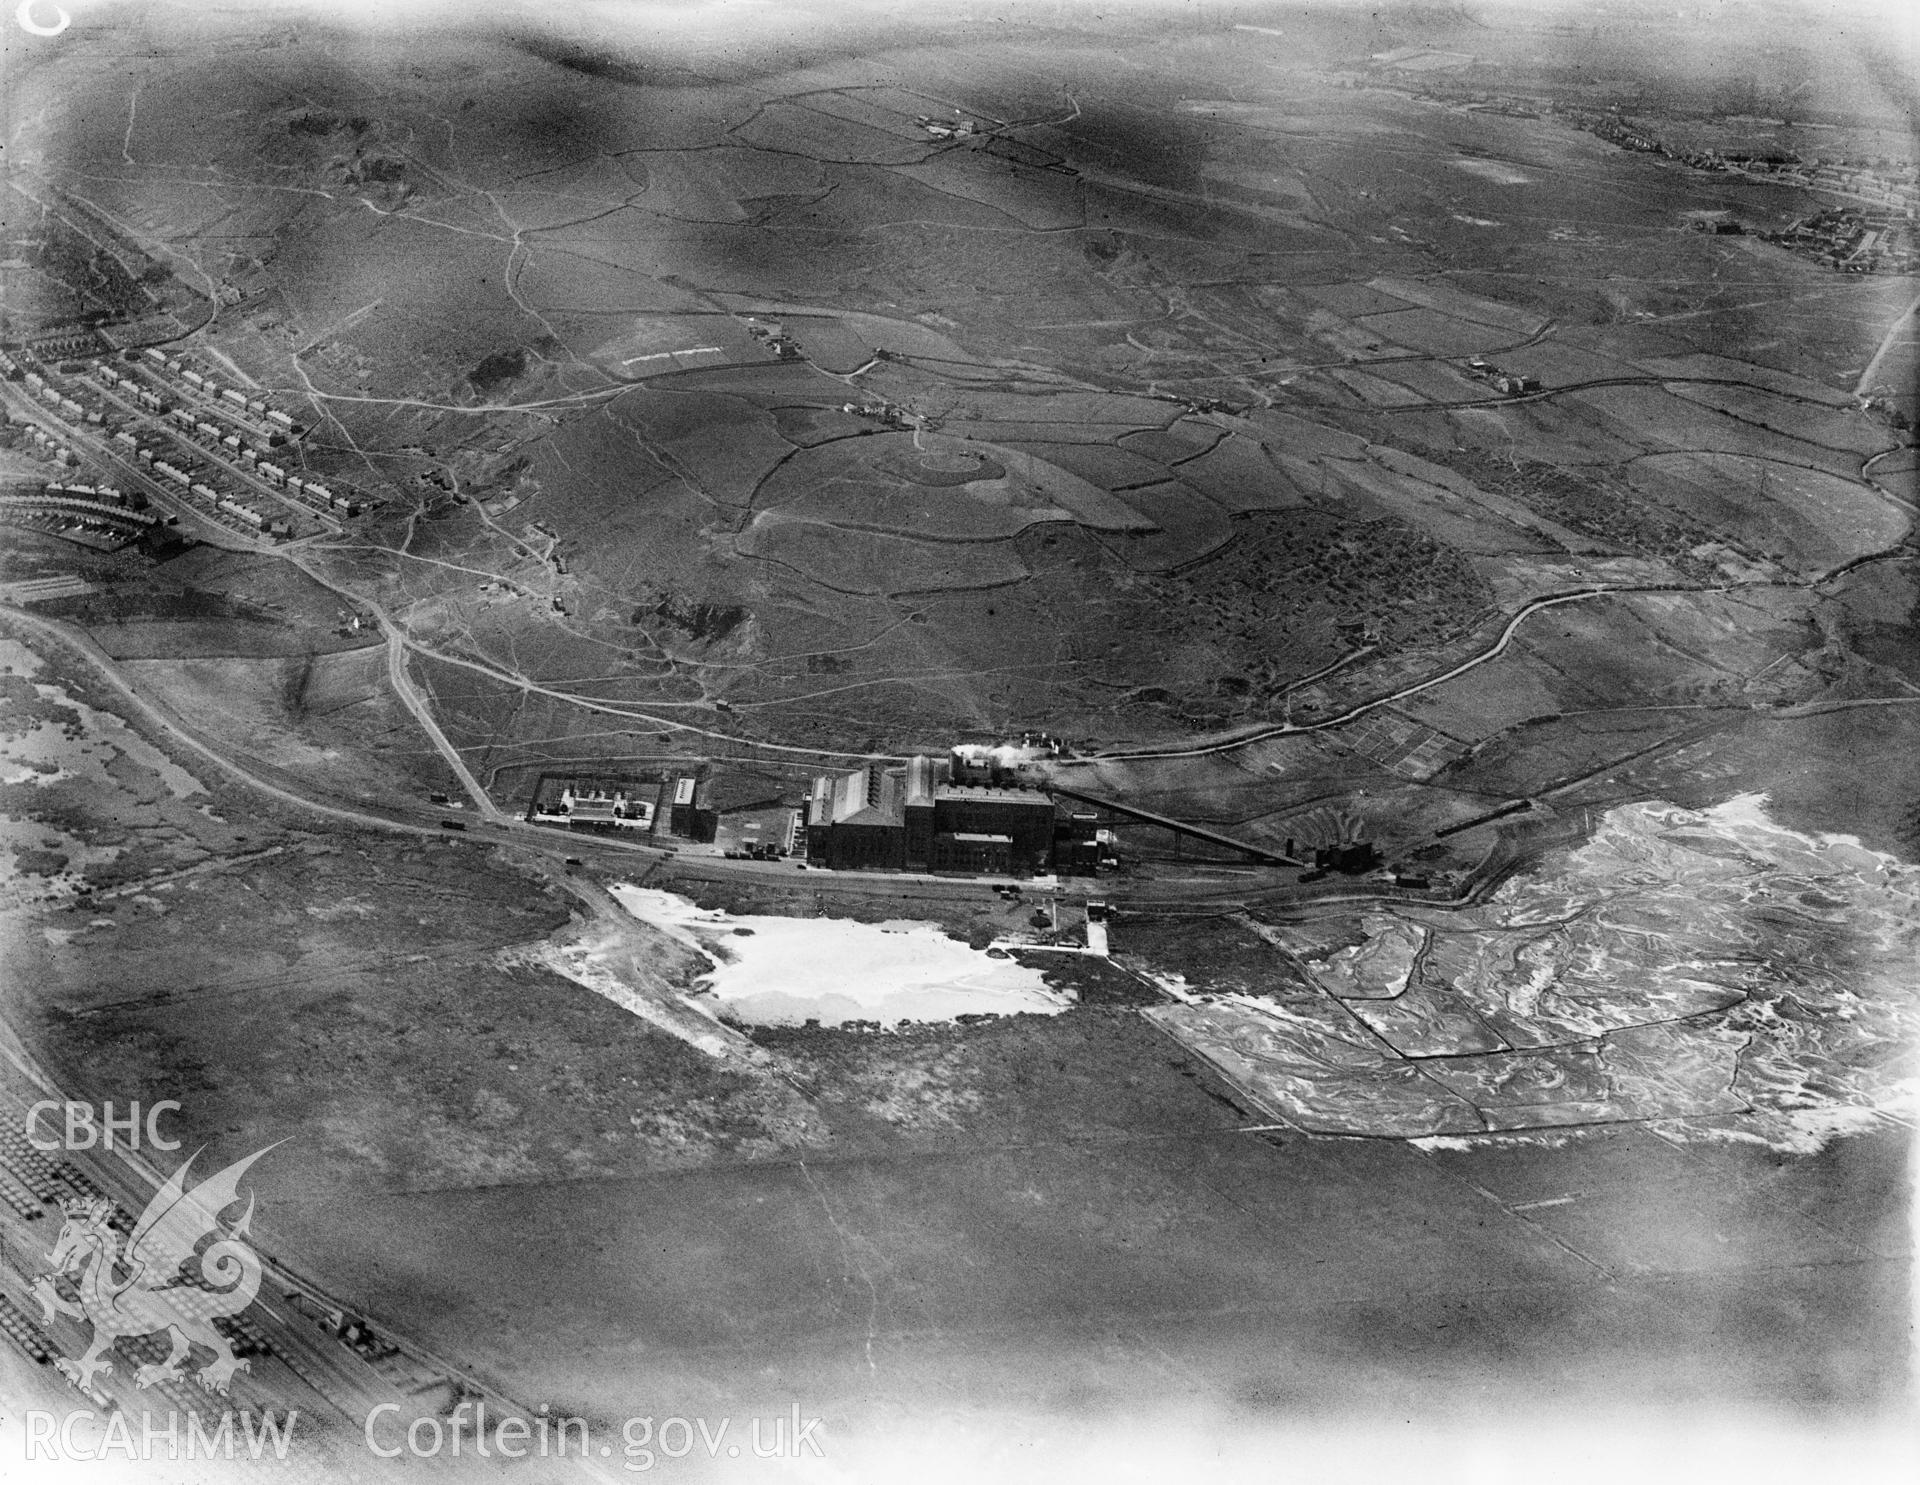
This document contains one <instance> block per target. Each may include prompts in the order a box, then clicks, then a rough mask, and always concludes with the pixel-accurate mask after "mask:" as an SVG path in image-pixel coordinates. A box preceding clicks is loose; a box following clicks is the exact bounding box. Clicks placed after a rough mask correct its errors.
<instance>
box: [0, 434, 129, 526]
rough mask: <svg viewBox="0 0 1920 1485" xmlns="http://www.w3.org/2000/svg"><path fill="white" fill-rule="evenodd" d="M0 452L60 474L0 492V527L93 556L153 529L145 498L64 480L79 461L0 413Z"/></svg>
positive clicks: (12, 484) (77, 480) (71, 477)
mask: <svg viewBox="0 0 1920 1485" xmlns="http://www.w3.org/2000/svg"><path fill="white" fill-rule="evenodd" d="M0 448H8V449H19V448H24V450H25V451H26V452H29V453H31V454H32V455H33V456H35V457H36V458H40V459H44V460H46V461H48V462H49V463H51V464H52V465H53V466H54V467H55V469H56V470H59V471H62V472H61V473H59V474H57V475H56V476H55V477H54V478H52V479H46V480H14V481H10V482H9V483H7V484H6V485H5V486H4V487H0V524H5V525H8V526H16V527H23V528H25V529H28V530H34V531H41V532H44V533H46V534H47V535H49V536H57V537H61V538H62V539H64V540H67V541H71V542H74V543H76V544H78V545H80V546H85V547H91V548H94V549H95V550H99V551H117V550H118V549H119V548H121V547H123V546H126V545H127V544H128V543H129V542H131V541H134V540H135V539H137V538H138V537H139V536H140V535H141V534H143V533H144V532H146V531H147V530H150V529H151V528H152V527H154V526H155V525H157V524H158V520H157V518H156V517H155V516H153V515H151V514H150V513H149V512H148V511H147V509H146V504H147V502H146V497H145V496H143V495H140V494H137V493H136V494H133V495H129V494H127V493H126V492H125V491H124V490H121V489H119V488H118V487H117V486H114V485H107V484H100V483H97V482H95V481H92V480H85V479H81V478H80V477H78V476H77V475H68V474H66V473H65V472H64V471H66V470H67V469H69V468H72V467H73V466H76V465H78V464H79V463H80V458H79V456H78V455H77V454H75V453H74V451H73V450H72V449H71V448H69V447H67V445H66V444H65V443H63V442H61V441H60V439H59V438H57V437H56V436H55V435H53V434H51V433H49V432H48V431H47V430H46V429H44V428H42V427H40V425H39V424H37V423H34V422H30V421H15V420H14V419H13V418H12V417H11V416H10V415H8V414H7V413H6V412H5V411H4V410H0Z"/></svg>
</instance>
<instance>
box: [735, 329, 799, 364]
mask: <svg viewBox="0 0 1920 1485" xmlns="http://www.w3.org/2000/svg"><path fill="white" fill-rule="evenodd" d="M747 334H749V335H751V336H752V337H753V338H754V339H755V340H757V341H759V342H760V343H761V344H762V345H764V346H765V347H766V348H767V349H768V350H770V351H772V352H773V354H774V355H775V356H777V357H778V358H779V359H780V360H782V361H798V360H799V359H800V342H799V341H797V340H795V339H794V338H793V337H792V336H791V335H789V334H787V332H786V331H785V330H783V329H781V328H780V326H778V325H763V324H761V323H760V322H759V321H758V320H753V319H749V320H748V321H747Z"/></svg>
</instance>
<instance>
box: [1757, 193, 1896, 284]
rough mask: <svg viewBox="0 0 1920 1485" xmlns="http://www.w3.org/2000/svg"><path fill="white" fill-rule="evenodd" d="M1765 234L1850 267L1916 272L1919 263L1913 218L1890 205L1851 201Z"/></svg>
mask: <svg viewBox="0 0 1920 1485" xmlns="http://www.w3.org/2000/svg"><path fill="white" fill-rule="evenodd" d="M1761 235H1762V236H1763V237H1764V238H1765V239H1766V241H1768V242H1772V243H1777V244H1779V245H1780V246H1781V247H1785V248H1791V249H1793V250H1794V251H1795V252H1800V253H1805V254H1807V255H1808V256H1809V257H1813V258H1816V259H1818V260H1819V261H1820V262H1822V263H1825V264H1826V265H1827V266H1828V267H1829V268H1837V269H1840V270H1841V271H1842V272H1845V273H1912V272H1914V271H1915V269H1916V268H1920V244H1916V241H1915V235H1914V222H1913V219H1912V218H1911V217H1908V216H1895V215H1894V214H1893V213H1892V212H1888V211H1872V210H1861V209H1859V208H1857V207H1851V206H1846V207H1841V208H1840V209H1839V210H1837V211H1823V212H1820V213H1818V214H1817V215H1815V216H1810V217H1802V218H1800V219H1799V220H1798V221H1796V222H1794V223H1793V224H1792V225H1791V226H1790V227H1788V228H1787V229H1786V230H1785V231H1783V232H1767V233H1763V234H1761Z"/></svg>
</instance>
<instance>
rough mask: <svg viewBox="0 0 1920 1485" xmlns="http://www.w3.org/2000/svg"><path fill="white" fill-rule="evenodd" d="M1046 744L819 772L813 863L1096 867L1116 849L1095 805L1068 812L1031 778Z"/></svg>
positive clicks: (812, 799)
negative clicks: (1029, 771) (1027, 776)
mask: <svg viewBox="0 0 1920 1485" xmlns="http://www.w3.org/2000/svg"><path fill="white" fill-rule="evenodd" d="M1039 751H1040V749H1039V748H1037V747H1035V746H1034V745H1031V744H1029V745H1025V746H1023V747H1020V748H1014V747H1002V748H982V747H971V746H963V747H957V748H955V749H953V751H952V752H951V753H950V754H949V755H948V757H947V758H946V760H944V762H943V763H936V762H935V761H934V760H933V759H932V758H929V757H925V756H921V757H916V758H912V759H909V760H908V762H907V763H906V765H905V766H904V767H893V768H889V767H885V766H883V765H881V764H877V763H875V764H869V765H868V766H867V767H865V768H859V769H855V770H853V771H852V772H850V773H844V774H822V775H821V776H820V777H819V778H817V779H815V780H814V784H813V790H812V792H811V793H810V794H809V796H808V798H807V804H806V814H805V818H806V851H807V861H808V864H809V865H815V866H824V867H829V868H832V869H834V870H841V871H847V870H868V871H871V870H876V869H883V870H887V869H890V870H902V871H905V870H913V871H937V872H969V873H978V872H992V873H998V874H1002V875H1011V874H1016V873H1026V872H1045V871H1049V870H1054V871H1061V872H1081V873H1089V874H1090V873H1092V872H1094V871H1096V870H1097V869H1098V868H1099V866H1100V865H1101V863H1102V862H1103V860H1111V858H1112V855H1113V850H1112V837H1111V835H1110V834H1108V833H1107V832H1105V831H1102V830H1100V829H1099V828H1098V824H1097V820H1098V817H1097V816H1096V815H1095V814H1094V813H1093V812H1091V811H1079V812H1075V813H1064V814H1063V813H1062V811H1061V810H1060V809H1059V808H1058V807H1057V806H1056V805H1055V804H1054V801H1053V798H1052V796H1050V795H1049V794H1047V793H1046V791H1044V790H1042V789H1036V788H1032V787H1030V786H1029V785H1028V784H1027V783H1026V782H1025V778H1024V774H1025V766H1026V764H1028V763H1029V762H1031V761H1032V759H1033V758H1034V757H1035V756H1036V755H1037V753H1038V752H1039Z"/></svg>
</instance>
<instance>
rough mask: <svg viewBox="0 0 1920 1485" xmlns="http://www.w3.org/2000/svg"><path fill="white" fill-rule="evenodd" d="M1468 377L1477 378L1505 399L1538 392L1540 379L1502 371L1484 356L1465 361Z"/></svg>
mask: <svg viewBox="0 0 1920 1485" xmlns="http://www.w3.org/2000/svg"><path fill="white" fill-rule="evenodd" d="M1467 372H1468V374H1469V375H1472V376H1477V377H1479V378H1480V380H1481V381H1483V382H1485V383H1486V384H1487V385H1488V386H1490V387H1492V388H1493V389H1494V390H1495V391H1496V392H1499V393H1501V394H1502V395H1504V396H1507V397H1518V396H1520V395H1521V394H1522V393H1523V392H1538V391H1539V390H1540V378H1539V377H1537V376H1521V375H1520V374H1519V373H1518V372H1512V371H1502V370H1501V369H1500V368H1499V367H1498V366H1495V365H1494V364H1493V362H1491V361H1489V360H1487V358H1486V357H1484V356H1473V357H1470V358H1469V359H1468V361H1467Z"/></svg>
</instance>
